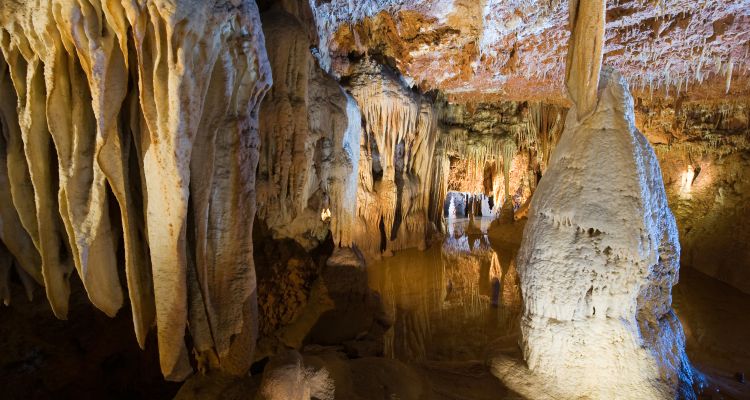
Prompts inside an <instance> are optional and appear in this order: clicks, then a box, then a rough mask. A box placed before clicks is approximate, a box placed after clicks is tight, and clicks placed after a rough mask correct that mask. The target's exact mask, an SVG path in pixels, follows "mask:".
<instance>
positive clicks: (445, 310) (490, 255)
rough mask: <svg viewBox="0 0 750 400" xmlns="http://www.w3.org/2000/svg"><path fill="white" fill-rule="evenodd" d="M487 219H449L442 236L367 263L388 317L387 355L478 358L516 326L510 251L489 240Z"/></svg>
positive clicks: (515, 285)
mask: <svg viewBox="0 0 750 400" xmlns="http://www.w3.org/2000/svg"><path fill="white" fill-rule="evenodd" d="M491 220H492V219H491V218H476V219H475V220H474V222H473V224H470V221H469V219H466V218H463V219H449V220H448V222H447V230H448V232H447V234H446V235H445V237H444V239H443V241H442V243H434V244H433V245H432V246H431V247H430V248H429V249H427V250H426V251H419V250H415V249H412V250H406V251H401V252H398V253H396V255H394V256H393V257H389V258H384V259H382V260H381V261H379V262H377V263H374V264H371V265H370V266H369V267H368V276H369V284H370V287H371V288H372V289H373V290H375V291H377V292H379V293H380V296H381V299H382V302H383V304H384V306H385V310H386V314H387V315H388V317H389V319H390V321H391V322H392V323H393V327H392V328H391V329H390V330H389V331H388V332H387V334H386V337H385V350H386V355H387V356H390V357H395V358H398V359H401V360H404V361H422V360H436V361H438V360H440V361H442V360H454V361H460V360H479V359H483V358H484V355H485V354H486V351H487V347H488V344H490V343H491V342H492V341H494V340H496V339H499V338H501V337H504V336H508V335H510V334H514V333H516V332H517V331H518V316H519V313H520V310H521V307H520V292H519V288H518V277H517V274H516V271H515V262H514V261H513V258H514V257H512V255H511V254H498V253H496V251H495V250H493V248H492V246H490V242H489V240H488V237H487V229H488V227H489V225H490V222H491ZM470 225H471V226H470Z"/></svg>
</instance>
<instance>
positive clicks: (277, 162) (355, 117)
mask: <svg viewBox="0 0 750 400" xmlns="http://www.w3.org/2000/svg"><path fill="white" fill-rule="evenodd" d="M264 21H265V22H264V27H265V30H266V32H265V33H266V40H267V44H268V46H267V47H268V54H269V59H270V63H271V67H272V69H273V75H274V76H275V77H276V81H275V83H274V86H273V87H272V88H271V90H270V91H269V94H268V96H266V98H265V99H264V101H263V104H262V106H261V124H260V134H261V152H260V154H261V157H260V163H259V166H258V168H259V172H258V216H259V218H261V219H263V220H264V221H265V222H266V224H267V225H268V227H269V229H270V230H271V231H272V232H273V234H274V236H276V237H289V238H294V239H295V240H297V241H298V242H299V243H300V244H302V245H303V246H304V247H306V248H308V249H309V248H313V247H315V246H316V245H317V244H318V243H320V242H321V241H322V240H323V239H325V237H326V235H327V233H328V231H329V228H330V231H331V232H333V239H334V241H335V242H336V244H338V245H341V246H349V245H350V244H351V240H352V239H351V233H350V229H351V228H350V227H351V225H352V224H353V223H354V222H353V218H354V207H355V206H356V185H357V170H358V166H359V165H358V164H359V141H360V134H361V132H360V130H361V128H360V125H361V116H360V112H359V109H358V107H357V105H356V102H354V101H353V100H352V99H351V97H350V96H349V95H348V94H347V93H345V92H344V91H343V89H342V88H341V87H340V86H339V84H338V83H337V82H336V81H335V80H334V79H333V78H331V77H330V76H328V75H327V74H326V73H324V72H323V71H322V70H321V69H320V67H319V66H318V65H317V63H316V61H315V59H314V57H313V56H312V54H311V53H310V50H309V49H310V42H309V40H308V39H307V35H306V33H305V32H304V30H303V29H302V27H301V26H300V25H299V23H298V22H297V21H296V20H295V19H294V17H292V16H291V15H289V14H286V13H285V12H283V11H273V12H270V13H268V14H266V15H264ZM328 212H331V218H330V221H329V220H328V219H327V218H324V217H323V215H325V214H326V213H328Z"/></svg>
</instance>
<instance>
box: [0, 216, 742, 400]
mask: <svg viewBox="0 0 750 400" xmlns="http://www.w3.org/2000/svg"><path fill="white" fill-rule="evenodd" d="M488 225H489V219H476V220H475V221H474V224H470V223H469V221H468V220H466V219H463V220H453V221H450V224H449V226H448V235H446V237H445V238H444V239H443V240H442V241H441V242H436V243H433V244H432V245H431V246H430V247H429V248H428V249H427V250H426V251H424V252H421V251H417V250H406V251H402V252H398V253H397V254H396V255H395V256H393V257H388V258H384V259H382V260H380V261H378V262H376V263H373V264H371V265H370V266H369V267H368V277H369V285H370V287H371V288H372V289H373V290H375V291H377V292H378V293H379V295H380V296H381V301H382V302H383V305H384V306H385V310H386V314H387V315H388V317H389V318H390V320H391V321H390V322H391V323H392V325H393V328H392V329H390V330H389V332H388V333H386V336H385V352H386V356H385V357H364V358H356V359H349V358H347V357H346V356H345V355H344V354H343V353H342V352H340V351H337V350H336V349H335V348H333V349H332V348H320V349H317V350H316V349H314V347H313V349H312V350H310V349H306V351H305V352H303V355H304V358H305V363H306V364H308V365H311V366H316V365H317V366H325V367H326V368H327V369H328V370H329V371H330V372H331V377H332V378H334V381H335V384H336V398H342V399H383V398H399V399H402V400H403V399H438V400H443V399H446V400H447V399H462V400H470V399H473V400H484V399H521V398H522V397H521V396H520V395H518V394H517V393H514V392H513V391H512V390H510V389H508V388H507V387H506V386H505V385H504V384H503V383H502V382H501V381H500V380H499V379H497V378H495V377H494V376H493V375H492V374H491V373H490V368H489V364H490V363H489V360H490V359H491V358H492V357H493V356H494V355H495V354H496V353H493V351H497V349H502V352H503V353H504V354H506V355H508V354H511V355H512V356H514V357H520V349H519V348H518V346H517V343H518V325H517V321H518V315H519V312H520V296H519V294H520V292H519V291H518V286H517V277H516V275H515V270H514V268H513V266H512V262H510V260H512V257H508V255H505V254H497V253H495V251H494V250H493V249H492V247H491V246H490V245H489V242H488V239H487V236H486V235H485V233H486V230H487V227H488ZM14 295H15V297H14V300H15V302H14V304H12V305H11V306H10V307H0V346H1V349H0V388H3V394H2V395H0V398H3V399H5V398H7V399H15V398H50V397H54V398H72V397H76V398H135V397H137V398H156V399H159V398H171V397H172V396H173V395H174V393H175V390H176V386H174V385H173V384H166V383H164V384H161V383H160V379H158V359H157V358H156V354H155V343H150V344H149V346H147V351H146V352H145V353H144V352H141V350H139V349H138V347H137V345H135V338H134V337H133V333H132V329H131V328H130V321H129V315H128V314H127V311H128V310H123V311H121V312H120V313H119V314H118V317H117V318H116V319H115V321H116V323H115V324H113V323H111V322H110V321H109V319H108V318H107V317H106V316H104V315H103V314H102V313H100V312H98V311H97V310H95V309H94V308H93V307H92V306H91V305H90V304H89V303H88V302H87V300H86V299H85V296H84V295H83V294H82V292H81V291H79V290H76V291H74V295H73V302H72V308H71V310H72V312H71V315H70V320H69V321H58V320H56V319H55V318H54V317H53V316H52V313H51V312H50V311H49V307H48V306H47V303H46V301H44V299H43V296H41V293H37V298H36V299H35V300H34V302H33V304H34V307H29V305H28V304H27V301H26V300H25V299H23V298H22V295H21V288H20V285H19V284H18V283H16V284H14ZM673 297H674V308H675V310H676V312H677V314H678V316H679V318H680V320H681V321H682V324H683V327H684V330H685V334H686V339H687V351H688V355H689V357H690V359H691V361H692V362H693V363H694V365H695V366H696V367H697V368H698V369H699V370H701V371H702V372H703V373H705V374H706V376H707V378H708V381H709V382H710V384H711V385H712V386H711V387H712V390H713V388H714V387H715V388H719V389H720V390H721V394H720V395H714V396H713V397H705V398H715V399H718V398H723V399H738V400H741V399H750V383H747V382H746V383H744V384H742V383H739V382H738V381H737V379H736V378H735V374H736V373H738V372H744V373H745V375H746V379H747V374H748V373H750V319H748V316H749V315H750V295H748V294H745V293H742V292H740V291H739V290H737V289H734V288H732V287H731V286H729V285H726V284H724V283H722V282H719V281H717V280H715V279H713V278H710V277H708V276H706V275H703V274H701V273H699V272H697V271H695V270H693V269H689V268H683V270H682V271H681V278H680V283H679V284H678V285H677V286H675V288H674V291H673ZM259 379H260V376H254V377H247V378H243V379H239V380H237V379H234V380H224V381H220V382H221V384H220V386H221V387H222V388H224V389H221V390H219V392H220V393H223V394H222V395H221V396H219V397H220V398H234V397H232V396H228V394H229V393H230V392H235V393H237V394H238V397H237V398H247V397H246V396H247V395H248V392H252V391H253V390H254V389H255V388H257V384H258V380H259ZM201 381H202V379H198V382H197V383H196V382H195V380H193V384H194V385H197V386H199V387H201V392H202V393H203V394H206V393H207V392H206V391H205V390H207V389H206V388H207V387H208V386H210V384H204V383H202V382H201ZM215 382H218V381H215ZM215 384H217V383H214V385H215ZM186 387H187V385H186ZM186 387H183V389H185V388H186ZM226 388H231V389H232V390H229V389H226ZM225 389H226V390H225ZM180 394H181V396H178V397H180V398H205V397H204V396H198V397H193V396H191V395H190V394H191V393H188V391H187V390H181V391H180ZM133 396H135V397H133Z"/></svg>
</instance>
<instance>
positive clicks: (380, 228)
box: [349, 59, 447, 256]
mask: <svg viewBox="0 0 750 400" xmlns="http://www.w3.org/2000/svg"><path fill="white" fill-rule="evenodd" d="M349 87H350V90H351V93H352V96H353V97H354V99H355V100H356V101H357V103H358V104H359V107H360V109H361V110H362V119H363V121H364V128H363V129H364V132H363V137H362V141H361V154H360V157H359V179H360V183H359V186H358V193H357V220H355V222H354V223H353V226H352V230H353V233H352V242H353V243H354V244H355V245H356V246H357V247H359V248H360V249H361V250H362V251H363V252H364V253H365V254H366V255H368V256H373V255H374V256H378V255H379V254H380V252H381V251H384V252H385V253H386V254H389V253H392V252H394V251H397V250H401V249H404V248H408V247H420V248H424V247H425V243H426V242H425V239H426V237H425V235H426V228H427V226H428V225H429V219H428V211H429V207H430V198H431V197H433V198H435V196H430V193H431V191H432V190H433V179H437V178H436V177H435V176H434V175H433V174H432V171H433V163H434V161H435V158H434V157H433V154H434V152H435V148H436V145H437V142H438V137H439V134H438V130H437V126H436V125H437V123H436V115H435V112H434V108H433V105H432V102H431V101H430V100H429V99H428V98H425V97H423V96H421V95H419V94H417V93H414V92H413V91H411V90H409V89H408V88H406V87H404V85H403V84H402V82H400V81H399V80H398V78H397V76H396V75H395V74H394V73H393V72H391V71H389V70H388V69H387V68H386V67H383V66H382V65H379V64H377V63H375V62H373V61H372V60H368V59H365V60H363V61H362V62H361V63H360V64H358V65H357V67H356V70H355V71H354V73H353V76H352V78H351V80H350V82H349ZM446 172H447V171H446ZM440 201H441V202H442V198H440ZM373 238H380V240H377V239H375V240H373Z"/></svg>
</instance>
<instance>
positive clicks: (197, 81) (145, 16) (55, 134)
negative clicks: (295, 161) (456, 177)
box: [0, 0, 270, 380]
mask: <svg viewBox="0 0 750 400" xmlns="http://www.w3.org/2000/svg"><path fill="white" fill-rule="evenodd" d="M263 42H264V39H263V34H262V32H261V31H260V21H259V16H258V11H257V8H256V6H255V3H254V2H251V1H231V2H229V1H226V0H215V1H207V2H192V1H177V2H166V1H161V0H149V1H140V2H122V3H120V2H111V1H109V2H103V3H102V2H99V1H95V0H92V1H79V2H76V3H72V2H63V1H50V2H42V3H33V2H21V3H16V2H14V3H12V4H10V5H6V4H4V5H3V7H2V8H0V45H1V47H2V52H3V58H2V60H0V90H1V92H0V93H1V96H0V120H1V121H2V131H3V136H4V138H3V139H2V140H0V150H1V151H2V158H0V161H2V166H1V167H0V187H2V190H3V191H2V195H0V217H2V222H3V224H2V227H3V229H0V239H2V241H3V242H4V243H5V244H6V246H8V249H9V250H10V253H11V254H12V255H13V257H14V259H15V260H16V263H17V264H18V265H20V266H21V268H23V270H24V274H28V275H29V276H31V277H32V278H34V279H35V280H37V281H39V282H40V283H43V284H44V286H45V288H46V292H47V297H48V299H49V301H50V304H51V305H52V309H53V310H54V312H55V314H56V315H57V316H58V317H60V318H65V317H66V314H67V297H68V293H69V287H68V279H69V277H70V274H71V272H72V268H73V266H75V269H76V270H77V272H78V275H79V277H80V278H81V281H82V282H83V285H84V288H85V290H86V293H87V294H88V296H89V298H90V299H91V301H92V303H93V304H94V305H95V306H96V307H97V308H99V309H100V310H102V311H103V312H105V313H106V314H107V315H110V316H114V315H115V314H116V313H117V311H118V310H119V309H120V307H121V306H122V304H123V300H124V296H123V292H122V288H121V287H120V278H119V272H118V257H117V253H118V248H119V247H120V246H122V249H123V253H124V257H125V266H124V267H125V277H126V282H127V289H128V295H129V299H130V304H131V308H132V312H133V322H134V326H135V332H136V338H137V341H138V343H139V344H140V345H141V347H143V346H144V345H145V341H146V335H147V334H148V331H149V330H150V329H151V327H152V326H153V324H154V322H156V328H157V336H158V341H159V352H160V359H161V367H162V372H163V373H164V375H165V377H166V378H167V379H171V380H182V379H184V378H185V377H186V376H187V375H188V374H189V373H190V372H191V370H192V368H191V367H190V364H189V362H188V351H187V348H186V345H185V340H184V336H185V333H186V329H187V328H188V327H189V329H190V331H191V334H192V337H193V343H194V346H195V350H196V351H195V354H196V357H197V358H198V366H199V368H201V369H203V368H206V367H210V368H218V369H222V370H224V371H227V372H230V373H244V372H245V371H246V370H247V368H248V367H249V363H250V362H251V360H252V358H251V354H252V351H253V347H254V340H255V333H254V332H255V330H256V329H257V328H256V327H255V324H256V321H255V318H256V315H255V293H254V290H255V277H254V267H253V261H252V242H251V237H250V232H251V231H252V229H251V227H252V222H253V218H254V214H255V198H254V190H255V189H254V188H255V184H254V177H255V167H256V164H257V159H258V154H257V147H258V137H257V131H256V130H257V118H258V116H257V107H258V105H259V103H260V100H261V99H262V97H263V95H264V93H265V90H266V88H267V87H268V86H269V84H270V71H269V68H268V64H267V60H266V54H265V48H264V43H263ZM11 82H12V85H11V84H10V83H11ZM14 103H17V105H16V104H14ZM16 107H17V109H18V114H17V115H18V117H16V112H15V109H14V108H16ZM194 148H199V149H198V150H196V151H193V149H194ZM29 181H30V182H31V185H29V184H28V183H27V182H29ZM8 188H9V190H7V189H8ZM110 193H111V194H110ZM112 194H113V195H114V199H113V201H116V204H117V205H118V206H119V207H118V208H119V214H120V215H113V212H112V211H113V210H112V209H111V208H110V204H113V203H112V202H111V201H110V200H111V199H110V198H109V197H110V196H111V195H112ZM117 219H119V220H120V221H119V222H118V221H116V220H117ZM114 227H122V232H116V231H115V230H114V229H113V228H114ZM32 244H33V246H32Z"/></svg>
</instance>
